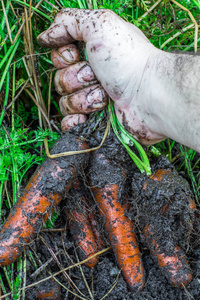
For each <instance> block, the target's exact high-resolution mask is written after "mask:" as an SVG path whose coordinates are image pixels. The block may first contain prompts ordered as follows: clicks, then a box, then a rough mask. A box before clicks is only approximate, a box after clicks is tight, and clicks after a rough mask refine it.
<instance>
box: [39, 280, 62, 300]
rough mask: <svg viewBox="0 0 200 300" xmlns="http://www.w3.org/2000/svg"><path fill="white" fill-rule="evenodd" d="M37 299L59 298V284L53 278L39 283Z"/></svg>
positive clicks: (49, 299) (54, 299) (53, 299)
mask: <svg viewBox="0 0 200 300" xmlns="http://www.w3.org/2000/svg"><path fill="white" fill-rule="evenodd" d="M37 299H38V300H41V299H43V300H60V285H59V284H58V283H57V282H56V281H55V280H54V279H51V280H48V281H46V282H44V283H41V284H40V285H39V286H38V288H37Z"/></svg>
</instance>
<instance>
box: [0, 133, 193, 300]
mask: <svg viewBox="0 0 200 300" xmlns="http://www.w3.org/2000/svg"><path fill="white" fill-rule="evenodd" d="M80 149H88V145H87V144H86V143H85V142H83V141H81V140H79V139H78V138H77V137H75V136H73V135H71V134H69V133H66V134H65V135H64V137H63V138H62V139H61V140H59V141H58V142H57V143H56V144H55V146H54V147H53V149H52V152H53V153H57V152H59V151H62V152H66V151H71V150H80ZM88 159H89V154H88V153H85V154H81V155H78V156H75V155H73V156H70V157H67V158H66V157H62V158H56V159H49V158H47V160H46V161H45V162H44V163H43V165H42V166H41V167H40V168H39V169H38V170H37V171H36V173H35V174H34V176H33V177H32V178H31V180H30V181H29V183H28V185H27V186H26V188H25V190H24V193H23V194H22V196H21V197H20V198H19V200H18V202H17V203H16V205H15V206H14V208H13V210H12V211H11V213H10V215H9V217H8V219H7V221H6V222H5V224H4V225H3V228H2V230H1V232H0V265H1V266H6V265H8V264H11V263H12V262H14V261H15V260H16V259H17V258H18V257H19V256H20V255H21V253H22V251H23V249H24V247H25V246H26V244H27V243H30V241H32V240H33V239H34V238H35V237H36V235H37V233H38V232H39V231H40V229H41V228H42V225H43V222H45V221H46V220H47V218H48V216H49V215H50V214H51V213H52V212H53V210H54V208H55V207H56V206H57V205H58V204H59V203H60V201H61V199H62V198H63V197H64V195H65V194H66V191H68V190H70V188H71V191H72V195H73V199H74V201H73V205H71V209H69V210H67V211H66V216H67V218H68V221H69V227H70V230H71V233H72V236H73V237H74V241H75V243H76V245H77V247H78V248H79V252H80V255H81V258H82V259H85V258H88V257H90V256H92V255H93V254H95V253H97V252H98V251H99V250H100V249H102V248H104V247H105V241H104V240H103V237H102V235H101V232H100V231H99V227H98V224H97V222H96V220H95V218H94V213H93V211H91V210H90V208H89V206H88V201H87V199H86V197H85V195H84V194H82V193H81V185H82V183H81V181H80V180H79V179H78V177H79V170H81V169H83V168H86V167H87V166H88ZM167 172H168V171H165V170H158V171H157V172H156V173H155V174H154V175H152V176H151V177H150V179H151V180H153V181H162V180H163V178H164V176H165V174H166V173H167ZM126 176H127V174H126V171H125V170H124V167H122V166H119V165H115V163H113V162H111V161H110V160H109V159H108V158H107V157H106V156H105V154H104V153H103V151H102V149H100V150H98V151H96V152H94V153H93V154H92V156H91V159H90V165H89V172H88V177H89V183H90V187H91V191H92V193H93V195H94V199H95V201H96V203H97V204H98V207H99V213H100V214H101V216H102V218H103V220H104V227H105V231H106V232H107V235H108V239H109V241H110V244H111V246H112V248H113V251H114V253H115V256H116V260H117V263H118V266H119V268H120V269H121V272H122V275H123V277H124V280H125V282H126V283H127V285H128V287H129V289H130V290H131V291H133V292H136V291H141V290H142V289H143V288H144V285H145V274H144V267H143V264H142V255H141V252H140V249H139V246H138V243H137V239H136V234H135V232H134V224H133V222H132V221H131V220H130V219H129V218H128V217H127V214H126V212H127V208H128V205H127V203H128V201H127V198H126V197H123V196H122V195H123V189H124V184H125V181H126ZM147 185H148V182H147V181H146V182H145V183H144V185H143V190H145V189H146V188H147ZM76 203H79V205H76ZM80 203H81V206H80ZM190 203H191V210H193V211H194V213H195V210H196V208H195V204H194V203H193V201H192V200H191V202H190ZM167 209H168V208H167V207H165V208H163V209H162V213H163V214H165V213H166V211H167ZM143 234H144V236H145V237H146V239H147V242H148V244H149V248H150V251H151V254H152V256H153V257H154V259H155V260H156V261H157V263H158V265H159V266H160V268H161V270H163V273H164V275H165V276H166V277H167V279H168V280H169V283H170V284H172V285H173V286H176V287H182V286H185V285H187V284H189V282H190V281H191V280H192V272H191V269H190V267H189V265H188V262H187V260H186V257H185V255H184V253H183V252H182V251H181V249H180V248H179V246H178V245H174V252H173V254H172V255H166V254H165V251H164V250H163V247H161V246H160V244H159V240H157V238H156V235H155V228H154V226H153V225H152V224H150V223H149V224H146V226H145V228H144V232H143ZM97 263H98V259H97V257H95V258H94V257H93V258H91V259H90V260H89V261H88V262H87V266H88V267H90V268H94V267H95V265H96V264H97ZM41 297H42V296H41ZM40 299H42V298H40Z"/></svg>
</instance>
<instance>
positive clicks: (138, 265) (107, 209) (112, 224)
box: [90, 154, 145, 292]
mask: <svg viewBox="0 0 200 300" xmlns="http://www.w3.org/2000/svg"><path fill="white" fill-rule="evenodd" d="M92 164H93V167H94V169H95V168H96V170H98V171H97V172H98V178H102V180H101V181H99V183H98V186H95V185H96V184H97V182H96V179H95V175H94V174H93V172H90V180H91V187H92V191H93V194H94V198H95V200H96V201H97V203H98V205H99V210H100V213H101V214H102V215H103V216H104V218H105V230H106V231H107V233H108V236H109V240H110V243H111V245H112V248H113V250H114V253H115V256H116V259H117V262H118V265H119V267H120V269H121V271H122V275H123V277H124V280H125V282H126V283H127V285H128V287H129V289H130V290H131V291H134V292H135V291H140V290H142V289H143V287H144V284H145V280H144V270H143V265H142V259H141V253H140V250H139V247H138V245H137V241H136V235H135V233H134V230H133V224H132V222H131V221H130V220H129V219H128V217H127V216H126V208H125V206H124V205H122V204H120V202H119V201H118V199H119V198H120V193H121V187H120V186H121V185H122V182H117V183H113V181H118V180H119V181H120V180H121V181H122V178H123V177H124V174H123V173H124V171H123V170H122V169H121V171H120V169H119V168H116V167H114V166H113V164H111V162H110V161H108V160H107V159H106V158H105V156H104V155H103V154H100V155H99V154H94V156H93V161H92ZM115 171H116V172H117V173H115ZM115 174H118V175H119V176H118V178H116V176H115ZM107 175H108V176H107ZM114 178H115V179H114ZM105 181H106V182H107V183H105ZM95 183H96V184H95Z"/></svg>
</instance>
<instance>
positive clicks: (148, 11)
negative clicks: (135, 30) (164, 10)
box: [137, 0, 162, 22]
mask: <svg viewBox="0 0 200 300" xmlns="http://www.w3.org/2000/svg"><path fill="white" fill-rule="evenodd" d="M161 1H162V0H158V1H157V2H155V3H154V5H152V6H151V7H150V8H149V9H148V10H147V11H146V12H145V13H144V14H143V15H142V16H141V17H140V18H139V19H137V22H140V21H141V20H142V19H144V18H145V17H146V16H147V15H148V14H149V13H150V12H151V11H152V10H153V9H154V8H155V7H156V6H157V5H158V4H159V3H160V2H161Z"/></svg>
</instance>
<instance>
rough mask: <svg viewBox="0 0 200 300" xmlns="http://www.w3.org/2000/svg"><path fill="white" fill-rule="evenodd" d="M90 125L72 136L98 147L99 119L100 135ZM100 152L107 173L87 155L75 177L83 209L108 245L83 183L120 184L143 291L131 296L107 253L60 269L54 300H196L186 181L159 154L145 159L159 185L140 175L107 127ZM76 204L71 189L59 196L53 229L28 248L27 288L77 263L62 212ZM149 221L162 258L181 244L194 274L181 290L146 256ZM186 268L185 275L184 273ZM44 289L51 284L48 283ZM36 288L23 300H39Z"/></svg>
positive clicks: (199, 254) (195, 248)
mask: <svg viewBox="0 0 200 300" xmlns="http://www.w3.org/2000/svg"><path fill="white" fill-rule="evenodd" d="M96 122H97V120H96V119H95V117H93V119H92V116H91V119H90V121H88V123H87V124H83V125H81V126H77V127H75V128H74V129H73V130H71V133H73V134H74V135H76V136H79V137H84V138H85V139H86V141H87V143H88V144H89V146H90V147H94V146H97V145H99V144H100V142H101V139H102V136H103V133H104V130H105V124H104V122H103V121H101V122H99V125H98V130H94V128H95V124H96ZM58 152H59V149H58ZM60 152H62V151H60ZM98 153H99V154H100V155H105V156H106V159H107V160H108V161H110V162H111V167H110V169H109V170H108V169H106V168H104V166H101V165H96V164H95V165H94V164H92V158H91V157H90V159H89V164H88V166H87V168H86V169H85V170H84V171H83V169H82V170H81V172H80V174H79V178H80V179H81V181H82V183H83V188H82V193H83V194H85V195H87V198H88V203H89V209H90V210H91V211H93V212H94V213H95V216H96V219H97V220H98V223H99V228H100V231H101V233H102V235H103V237H104V239H105V242H106V246H109V245H110V244H109V240H108V238H107V234H106V232H105V231H104V227H103V225H104V220H103V219H102V217H101V216H100V214H99V212H98V205H97V204H96V203H95V202H94V198H93V194H92V192H91V189H90V187H89V178H90V177H91V175H92V176H93V181H92V184H93V185H94V184H95V185H98V186H103V184H105V183H106V182H107V181H108V182H112V181H113V182H115V183H116V182H117V183H118V184H120V185H121V195H120V199H119V201H121V203H123V202H124V194H125V193H126V195H128V201H129V203H130V209H129V210H128V211H127V216H128V217H129V219H131V220H132V221H133V223H134V227H135V232H136V235H137V238H138V244H139V247H140V250H141V253H142V260H143V264H144V269H145V280H146V283H145V287H144V289H143V291H140V292H136V293H133V292H130V291H129V290H128V287H127V285H126V283H125V282H124V279H123V277H122V274H121V272H120V270H119V268H118V266H117V262H116V258H115V255H114V253H113V251H112V250H108V251H107V252H105V253H104V254H102V255H100V256H99V263H98V264H97V265H96V266H95V267H94V269H90V268H88V267H86V266H84V265H81V267H74V268H71V269H70V270H68V271H66V274H59V275H58V276H56V278H57V280H59V282H60V283H62V285H63V286H61V296H60V299H69V300H70V299H78V297H77V296H76V294H78V295H79V296H81V297H82V298H81V299H91V295H90V294H92V295H93V299H98V300H100V299H102V298H103V299H110V300H120V299H123V300H125V299H134V300H148V299H149V300H152V299H155V300H156V299H157V300H161V299H162V300H167V299H169V300H173V299H174V300H175V299H181V300H184V299H200V248H199V233H200V222H199V209H198V208H197V209H196V210H194V208H191V205H190V204H191V199H192V200H194V197H193V195H192V192H191V190H190V187H189V184H188V182H187V181H186V180H185V179H183V178H182V177H181V176H179V175H178V173H177V171H176V170H175V168H174V167H173V166H172V165H171V164H170V163H169V161H168V160H167V159H166V157H163V156H159V157H153V156H152V157H151V158H150V162H151V167H152V173H155V172H156V170H159V169H165V170H167V172H166V173H165V174H164V175H163V180H162V181H156V180H153V179H152V178H150V177H148V176H146V175H145V174H141V173H140V172H139V171H138V169H137V167H136V166H135V165H134V163H133V162H132V161H131V160H130V158H129V156H128V154H127V153H126V151H125V149H124V148H123V146H122V145H121V144H120V142H119V141H118V140H117V138H116V136H115V135H114V133H113V132H112V130H110V133H109V136H108V137H107V139H106V142H105V143H104V145H103V147H102V148H101V149H100V150H98ZM124 172H125V173H126V176H124ZM119 174H120V176H119ZM121 177H123V178H121ZM76 205H78V203H77V202H76V199H75V198H74V196H73V191H70V192H69V193H65V195H64V196H63V200H62V202H61V205H60V206H59V208H58V211H59V217H58V219H57V220H56V222H55V224H54V231H53V230H49V231H48V230H43V231H41V232H40V235H38V237H37V238H36V239H35V240H34V241H33V242H32V243H31V244H30V245H29V246H28V247H26V257H27V285H29V284H32V283H34V282H37V281H39V280H41V279H43V278H45V277H47V276H49V274H53V273H55V272H57V271H59V270H60V268H65V267H67V266H70V265H72V263H77V262H78V261H79V258H78V251H77V249H76V247H75V246H74V242H73V239H72V236H71V233H70V230H69V226H68V223H67V220H66V213H65V211H66V207H67V208H68V209H70V210H71V211H73V206H76ZM163 212H164V213H163ZM149 224H150V225H151V226H153V227H154V229H155V233H154V239H155V240H156V241H157V242H158V243H159V246H160V251H161V252H164V253H165V255H169V256H170V255H173V252H174V248H175V247H176V245H179V246H180V247H181V249H182V251H183V253H184V256H185V257H187V261H188V263H189V265H190V268H191V271H192V274H193V279H192V281H191V282H190V283H189V284H188V285H187V286H182V288H180V287H174V286H172V284H171V283H169V278H168V274H167V270H166V269H165V268H160V267H159V266H158V263H157V261H156V258H155V257H153V256H152V252H150V249H151V250H152V247H153V246H152V243H151V242H150V241H147V239H146V237H145V234H144V228H145V226H147V225H149ZM56 229H57V231H56ZM59 229H62V230H61V231H59ZM52 254H53V256H52ZM52 257H53V259H52ZM35 265H37V267H41V266H42V267H41V268H40V269H39V272H38V273H35V271H36V268H35ZM187 271H188V272H190V269H189V270H187ZM2 276H3V275H2ZM180 276H181V275H180ZM68 277H69V278H71V280H72V282H70V281H69V279H68ZM47 282H48V281H47ZM48 286H50V285H48V284H47V287H48ZM75 286H76V287H75ZM39 288H40V287H39V286H38V285H37V286H34V287H31V288H29V289H27V290H26V294H25V299H27V300H28V299H37V297H38V296H37V295H38V289H39ZM77 289H78V290H79V291H80V292H81V294H80V293H79V292H78V290H77ZM70 291H73V293H74V294H72V292H70ZM10 299H11V298H10ZM44 299H55V298H44Z"/></svg>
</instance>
